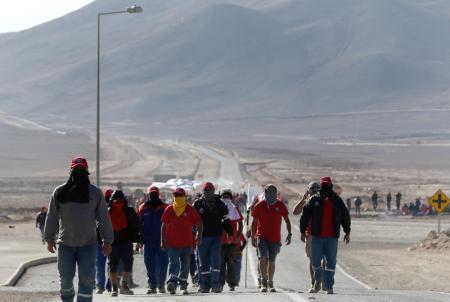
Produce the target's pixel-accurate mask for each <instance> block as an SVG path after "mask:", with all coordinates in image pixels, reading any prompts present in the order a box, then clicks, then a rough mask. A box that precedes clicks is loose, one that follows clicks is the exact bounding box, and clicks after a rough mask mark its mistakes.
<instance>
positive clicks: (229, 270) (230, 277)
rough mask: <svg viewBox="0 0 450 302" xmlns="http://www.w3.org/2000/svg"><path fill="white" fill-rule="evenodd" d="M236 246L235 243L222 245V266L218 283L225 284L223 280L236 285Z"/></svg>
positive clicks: (230, 284)
mask: <svg viewBox="0 0 450 302" xmlns="http://www.w3.org/2000/svg"><path fill="white" fill-rule="evenodd" d="M236 254H237V247H236V245H235V244H223V245H222V266H221V269H220V284H221V285H222V286H223V285H225V281H226V282H227V283H228V285H229V286H237V282H236V264H237V260H236V256H237V255H236Z"/></svg>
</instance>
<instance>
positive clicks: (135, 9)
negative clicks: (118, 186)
mask: <svg viewBox="0 0 450 302" xmlns="http://www.w3.org/2000/svg"><path fill="white" fill-rule="evenodd" d="M142 11H143V9H142V7H140V6H136V5H133V6H130V7H128V8H127V9H126V10H123V11H114V12H106V13H98V14H97V129H96V130H97V131H96V132H97V139H96V145H97V152H96V153H97V162H96V176H97V186H98V187H100V18H101V16H104V15H114V14H125V13H129V14H134V13H141V12H142Z"/></svg>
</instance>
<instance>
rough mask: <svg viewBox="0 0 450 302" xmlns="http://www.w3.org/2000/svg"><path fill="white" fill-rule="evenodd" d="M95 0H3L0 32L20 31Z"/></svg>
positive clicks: (0, 10)
mask: <svg viewBox="0 0 450 302" xmlns="http://www.w3.org/2000/svg"><path fill="white" fill-rule="evenodd" d="M93 1H94V0H21V1H13V0H2V1H0V3H1V6H0V33H3V32H9V31H20V30H23V29H27V28H30V27H33V26H35V25H38V24H41V23H44V22H47V21H50V20H52V19H55V18H58V17H61V16H63V15H65V14H67V13H69V12H71V11H74V10H76V9H78V8H80V7H82V6H84V5H86V4H88V3H91V2H93Z"/></svg>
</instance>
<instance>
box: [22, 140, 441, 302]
mask: <svg viewBox="0 0 450 302" xmlns="http://www.w3.org/2000/svg"><path fill="white" fill-rule="evenodd" d="M205 154H206V155H207V156H210V157H214V158H215V159H218V160H220V161H221V162H222V167H227V168H226V169H224V168H222V169H221V173H220V179H222V180H224V181H230V182H231V181H233V180H236V175H240V168H239V164H238V163H237V161H236V160H234V159H230V158H226V157H224V156H222V155H221V154H219V153H217V152H215V151H213V150H209V149H208V151H207V152H205ZM237 181H238V182H241V181H242V177H241V176H239V177H238V178H237ZM297 220H298V218H295V220H294V219H293V221H292V222H293V226H294V229H293V233H294V236H293V243H292V244H291V245H289V246H285V245H283V247H282V249H281V253H280V255H279V256H278V258H277V269H276V273H275V278H274V280H275V286H276V288H277V290H278V292H277V293H260V292H259V291H258V289H257V286H256V284H257V282H256V278H257V274H256V253H255V249H254V248H252V247H249V248H248V255H246V252H247V250H245V251H244V255H243V267H242V272H241V284H240V287H238V288H237V290H236V292H228V289H227V288H225V290H224V292H223V293H221V294H198V293H196V292H195V290H196V289H195V288H192V287H190V288H189V289H190V291H191V294H190V295H188V296H182V295H180V294H177V295H175V296H171V295H168V294H165V295H161V294H158V295H156V296H157V297H158V300H161V301H199V302H200V301H211V300H212V299H214V301H217V302H221V301H229V300H230V299H233V300H234V301H236V302H238V301H246V302H247V301H248V299H252V298H253V297H255V298H257V299H258V301H261V302H265V301H268V302H269V301H270V302H275V301H294V302H304V301H311V300H314V301H346V302H352V301H355V302H356V301H358V302H360V301H367V302H372V301H374V302H375V301H376V302H379V301H389V302H415V301H417V302H423V301H427V302H444V301H447V302H448V301H450V294H446V293H436V292H414V291H401V290H396V291H392V290H386V291H385V290H375V289H371V288H370V287H369V286H367V285H365V284H363V283H362V282H360V281H358V280H356V279H355V278H353V277H352V276H350V275H349V274H347V273H346V272H344V271H343V270H342V269H341V268H340V267H339V268H338V269H337V270H336V276H335V280H336V282H335V295H326V294H325V293H323V292H321V293H317V294H308V293H307V291H308V289H309V284H310V281H309V273H308V260H307V258H306V256H305V253H304V244H303V243H301V242H300V240H299V235H298V226H297V224H298V222H297ZM285 235H286V230H285V226H283V236H285ZM246 258H247V259H248V261H247V265H246ZM338 258H339V255H338ZM338 261H339V260H338ZM246 267H247V270H246V269H245V268H246ZM246 271H247V274H246ZM245 276H247V287H245V279H246V277H245ZM134 280H135V282H136V283H138V284H140V285H141V286H140V287H139V288H137V289H135V295H134V296H120V297H119V299H117V298H112V297H110V296H108V295H107V294H102V295H95V297H94V300H95V301H114V300H119V301H144V300H147V299H148V297H149V296H148V295H146V294H145V293H146V288H145V287H146V286H145V284H146V273H145V266H144V262H143V259H142V256H141V255H136V258H135V265H134ZM75 284H76V281H75ZM58 286H59V284H58V274H57V268H56V264H50V265H42V266H39V267H36V268H32V269H30V270H29V271H28V272H27V273H26V274H25V276H24V277H23V278H22V279H21V281H20V282H19V284H18V287H19V288H23V289H26V290H28V291H29V290H34V289H36V290H46V291H53V290H54V291H57V290H58ZM46 301H50V300H46Z"/></svg>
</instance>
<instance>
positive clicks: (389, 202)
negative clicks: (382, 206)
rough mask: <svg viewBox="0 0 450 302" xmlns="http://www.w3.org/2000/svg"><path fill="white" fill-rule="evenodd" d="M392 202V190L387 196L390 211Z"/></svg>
mask: <svg viewBox="0 0 450 302" xmlns="http://www.w3.org/2000/svg"><path fill="white" fill-rule="evenodd" d="M391 203H392V195H391V192H389V193H388V195H387V196H386V207H387V210H388V211H390V210H391Z"/></svg>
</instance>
